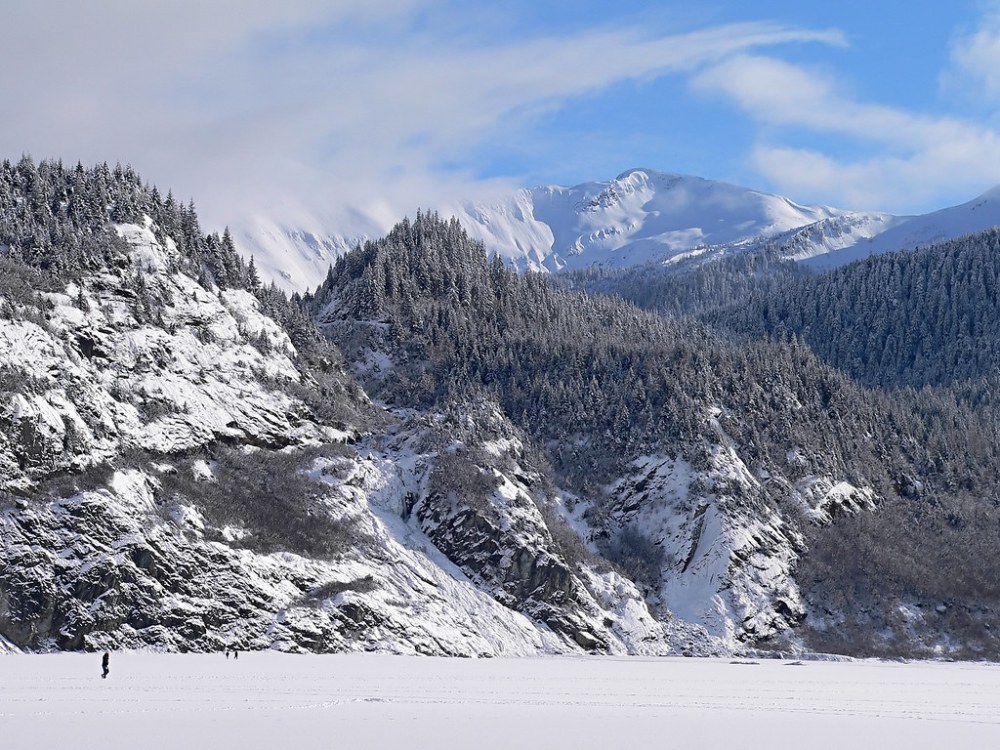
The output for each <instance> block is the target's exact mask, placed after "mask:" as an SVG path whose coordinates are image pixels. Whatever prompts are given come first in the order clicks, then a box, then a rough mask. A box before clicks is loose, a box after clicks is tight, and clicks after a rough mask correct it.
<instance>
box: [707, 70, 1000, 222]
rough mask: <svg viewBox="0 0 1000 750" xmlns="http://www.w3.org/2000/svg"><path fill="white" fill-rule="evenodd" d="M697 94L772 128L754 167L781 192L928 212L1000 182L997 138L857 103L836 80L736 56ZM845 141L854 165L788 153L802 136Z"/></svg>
mask: <svg viewBox="0 0 1000 750" xmlns="http://www.w3.org/2000/svg"><path fill="white" fill-rule="evenodd" d="M694 86H695V87H696V88H697V89H698V90H701V91H704V92H712V93H716V94H722V95H724V96H725V97H727V98H729V99H731V100H732V101H733V102H735V103H736V104H737V105H738V106H739V107H741V108H742V109H743V110H745V111H746V112H747V113H748V114H750V115H751V116H752V117H753V118H755V119H756V120H757V121H758V122H759V123H761V124H763V125H767V126H769V128H768V129H767V131H766V132H765V133H764V135H763V136H762V142H761V143H759V144H758V145H757V147H756V148H755V149H754V151H753V153H752V155H751V160H752V163H753V165H754V167H755V168H756V169H758V170H759V171H760V172H761V173H763V174H764V175H765V176H767V177H768V178H769V179H770V180H772V181H773V182H774V183H775V185H777V186H778V187H779V189H780V190H782V191H783V192H787V193H790V194H792V195H797V196H803V195H824V196H830V198H829V200H830V201H831V202H837V203H840V204H841V205H846V206H853V207H860V208H872V207H877V208H886V209H889V210H899V208H900V207H905V206H913V205H921V204H926V203H927V202H929V201H932V200H934V199H936V198H938V197H940V196H941V195H947V194H954V193H956V192H957V193H962V192H966V193H968V194H969V197H972V192H974V191H979V190H983V189H985V188H986V187H989V186H992V185H993V184H996V183H997V182H1000V133H998V132H997V131H996V130H994V129H992V128H991V127H989V126H988V125H985V124H982V123H977V122H971V121H967V120H961V119H958V118H955V117H944V116H937V117H935V116H928V115H922V114H918V113H914V112H909V111H906V110H903V109H898V108H893V107H887V106H883V105H879V104H871V103H867V102H862V101H857V100H856V99H855V98H854V97H852V96H851V95H850V94H848V93H845V92H844V91H843V90H842V89H841V87H840V86H838V84H837V82H836V81H835V80H833V79H831V78H830V77H829V76H826V75H823V74H817V73H815V72H813V71H811V70H809V69H807V68H803V67H800V66H795V65H792V64H789V63H787V62H783V61H780V60H775V59H771V58H767V57H757V56H738V57H734V58H730V59H727V60H726V61H724V62H722V63H720V64H719V65H716V66H713V67H711V68H710V69H708V70H706V71H703V72H702V73H700V74H698V75H697V76H696V77H695V78H694ZM802 131H805V132H810V133H821V134H826V135H835V136H845V137H847V138H848V139H850V140H853V141H854V142H855V144H856V148H855V149H854V153H855V154H856V155H854V156H848V157H844V156H839V157H838V156H836V155H834V154H831V153H824V152H823V151H821V150H819V149H817V148H796V147H790V146H787V145H782V144H781V143H780V142H775V141H780V140H781V138H782V136H783V135H784V136H786V137H787V136H789V134H790V133H798V132H802Z"/></svg>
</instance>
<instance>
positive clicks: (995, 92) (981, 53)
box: [942, 0, 1000, 103]
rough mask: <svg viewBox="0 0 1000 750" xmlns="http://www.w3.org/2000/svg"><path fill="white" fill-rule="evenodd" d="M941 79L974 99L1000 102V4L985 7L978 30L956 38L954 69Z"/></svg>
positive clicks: (990, 3)
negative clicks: (999, 100)
mask: <svg viewBox="0 0 1000 750" xmlns="http://www.w3.org/2000/svg"><path fill="white" fill-rule="evenodd" d="M942 78H943V83H944V84H945V86H946V87H949V88H952V89H957V90H960V91H964V92H965V93H966V94H968V95H969V96H970V97H972V98H974V99H981V100H987V101H989V102H991V103H992V102H996V101H997V100H998V99H1000V2H996V0H993V1H992V2H988V3H986V4H985V12H984V13H983V16H982V18H981V19H980V22H979V24H978V26H977V27H976V28H975V29H973V30H972V31H969V32H966V33H961V34H958V35H956V36H955V38H954V39H953V40H952V43H951V66H950V68H949V69H948V70H946V71H945V72H944V75H943V77H942Z"/></svg>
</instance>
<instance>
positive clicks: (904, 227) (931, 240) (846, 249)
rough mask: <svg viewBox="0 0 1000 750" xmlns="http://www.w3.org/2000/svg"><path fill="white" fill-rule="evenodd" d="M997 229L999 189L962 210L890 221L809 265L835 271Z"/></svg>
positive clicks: (811, 259) (961, 207)
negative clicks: (884, 255) (864, 260)
mask: <svg viewBox="0 0 1000 750" xmlns="http://www.w3.org/2000/svg"><path fill="white" fill-rule="evenodd" d="M997 225H1000V187H995V188H993V189H992V190H988V191H987V192H985V193H983V194H982V195H980V196H979V197H978V198H975V199H973V200H971V201H969V202H968V203H963V204H961V205H959V206H952V207H950V208H944V209H941V210H940V211H934V212H933V213H929V214H924V215H921V216H908V217H897V218H895V219H892V220H889V221H887V222H886V226H885V229H884V231H881V232H875V233H872V234H871V236H870V238H869V239H865V238H863V237H859V239H858V241H857V242H855V243H852V244H845V245H843V246H842V247H839V248H831V251H830V252H829V253H828V254H826V255H816V256H815V257H813V258H810V259H809V260H808V264H809V265H810V266H812V267H814V268H817V269H827V268H835V267H837V266H841V265H844V264H845V263H850V262H852V261H855V260H859V259H861V258H867V257H868V256H870V255H877V254H879V253H887V252H892V251H894V250H914V249H916V248H919V247H927V246H928V245H933V244H935V243H937V242H944V241H946V240H952V239H956V238H958V237H962V236H964V235H967V234H973V233H975V232H981V231H983V230H986V229H990V228H992V227H995V226H997Z"/></svg>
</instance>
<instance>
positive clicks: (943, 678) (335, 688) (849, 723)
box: [0, 652, 1000, 750]
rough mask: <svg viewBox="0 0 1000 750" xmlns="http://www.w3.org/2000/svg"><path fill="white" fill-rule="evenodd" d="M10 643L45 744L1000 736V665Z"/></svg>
mask: <svg viewBox="0 0 1000 750" xmlns="http://www.w3.org/2000/svg"><path fill="white" fill-rule="evenodd" d="M100 661H101V657H100V655H99V654H52V655H41V656H38V655H34V656H29V655H5V656H0V737H2V738H3V739H2V746H3V747H4V748H7V749H9V750H22V748H23V749H25V750H26V749H28V748H31V749H32V750H37V749H38V748H54V747H74V748H84V749H86V748H103V749H104V750H116V749H118V748H122V749H124V748H128V749H129V750H134V748H137V747H142V748H196V747H213V748H229V747H232V748H241V750H250V749H252V748H262V749H263V748H268V749H269V750H270V749H272V748H324V747H337V748H399V747H405V748H408V749H410V748H413V749H419V748H435V750H449V749H451V748H455V749H456V750H457V749H458V748H463V749H464V748H472V747H475V748H477V749H478V748H481V749H483V750H489V749H492V748H546V750H562V749H564V748H565V749H566V750H569V749H570V748H573V749H574V750H584V749H586V748H601V750H607V748H611V747H639V748H643V747H650V748H652V747H700V748H717V747H734V748H741V750H747V749H749V748H775V747H791V746H802V747H809V748H810V749H816V748H831V749H832V748H880V749H885V748H896V747H905V748H907V750H915V749H918V748H937V747H942V746H951V747H967V748H986V747H997V746H1000V712H998V711H997V707H998V703H1000V666H998V665H982V664H968V663H954V664H940V663H914V664H889V663H880V662H805V663H803V664H798V663H791V662H788V661H780V660H773V661H772V660H765V661H761V662H759V663H755V662H746V661H742V662H731V661H728V660H722V659H682V658H658V659H642V658H617V657H554V658H553V657H538V658H523V659H479V660H476V659H447V658H426V657H405V656H388V655H373V654H354V655H335V656H301V655H286V654H279V653H275V652H264V653H243V654H242V655H241V656H240V658H239V659H238V660H233V659H228V660H227V659H226V658H225V657H224V656H222V655H221V654H210V655H161V654H151V653H114V654H112V655H111V674H110V677H109V678H108V679H107V680H102V679H101V678H100Z"/></svg>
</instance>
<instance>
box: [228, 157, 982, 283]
mask: <svg viewBox="0 0 1000 750" xmlns="http://www.w3.org/2000/svg"><path fill="white" fill-rule="evenodd" d="M440 213H442V215H444V216H452V215H454V216H456V217H457V218H458V219H459V221H460V222H461V223H462V225H463V227H465V229H466V231H467V232H468V233H469V234H470V236H472V237H474V238H476V239H479V240H480V241H482V242H483V244H484V245H485V246H486V248H487V250H488V251H489V252H491V253H497V254H498V255H500V256H501V257H503V258H505V259H506V260H508V261H509V262H510V263H511V264H512V265H514V266H515V267H517V268H519V269H522V270H533V271H543V272H553V271H560V270H563V269H579V268H586V267H589V266H594V265H599V266H611V267H618V268H622V267H628V266H638V265H644V264H646V263H650V262H658V261H663V262H666V263H670V264H675V265H678V267H683V264H684V263H688V262H694V263H702V262H704V261H708V260H711V259H713V258H717V257H720V256H723V255H728V254H732V253H737V252H748V251H754V250H758V249H761V248H765V247H766V248H769V249H771V250H773V251H776V252H777V254H778V255H779V256H782V257H786V258H788V259H790V260H794V261H801V262H804V263H806V264H807V265H809V266H810V267H813V268H816V269H820V270H823V269H829V268H834V267H837V266H840V265H843V264H845V263H849V262H851V261H854V260H857V259H859V258H864V257H868V256H869V255H874V254H878V253H884V252H889V251H892V250H910V249H913V248H915V247H925V246H927V245H930V244H933V243H936V242H941V241H943V240H948V239H954V238H956V237H960V236H963V235H966V234H970V233H972V232H978V231H982V230H984V229H987V228H989V227H992V226H996V225H997V224H1000V188H996V189H994V190H991V191H989V192H987V193H985V194H983V195H982V196H980V197H979V198H976V199H975V200H972V201H970V202H968V203H965V204H962V205H960V206H955V207H952V208H946V209H942V210H940V211H936V212H934V213H930V214H926V215H920V216H894V215H892V214H887V213H880V212H871V211H845V210H840V209H836V208H830V207H828V206H806V205H800V204H798V203H795V202H794V201H792V200H790V199H788V198H785V197H782V196H779V195H773V194H770V193H765V192H761V191H758V190H752V189H748V188H743V187H738V186H735V185H730V184H727V183H723V182H716V181H712V180H706V179H702V178H699V177H691V176H683V175H676V174H668V173H663V172H657V171H654V170H650V169H632V170H629V171H627V172H624V173H622V174H621V175H619V176H618V177H616V178H615V179H613V180H608V181H604V182H587V183H583V184H581V185H576V186H573V187H561V186H545V187H536V188H526V189H522V190H518V191H516V192H514V193H512V194H510V195H509V196H507V197H505V198H502V199H500V200H497V201H495V202H491V203H460V204H456V205H452V206H445V207H442V208H441V209H440ZM385 229H388V227H386V228H385ZM376 233H377V232H376ZM236 239H237V243H238V245H239V247H240V249H241V251H242V252H243V253H244V255H251V254H252V255H253V256H254V257H255V259H256V262H257V264H258V267H259V268H260V269H261V271H262V273H263V274H264V275H265V276H266V277H267V278H269V279H274V280H275V281H276V282H277V283H278V285H279V286H281V287H282V288H284V289H286V290H288V291H300V292H302V291H306V290H310V289H313V288H315V286H316V285H317V284H318V283H319V282H320V281H322V279H323V277H324V276H325V274H326V271H327V269H328V267H329V266H330V264H331V263H332V262H333V261H334V260H335V259H336V258H337V257H339V256H340V255H342V254H343V253H345V252H347V251H348V250H350V249H351V248H353V247H355V246H356V245H357V244H358V243H359V242H363V241H364V240H365V239H368V237H367V236H365V237H352V238H344V237H337V236H325V235H323V234H322V233H321V232H318V231H304V230H300V229H291V228H288V227H286V226H284V225H282V224H280V223H278V222H274V221H268V220H258V221H256V222H255V223H253V224H252V225H249V226H246V227H243V228H241V229H239V230H237V232H236Z"/></svg>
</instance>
